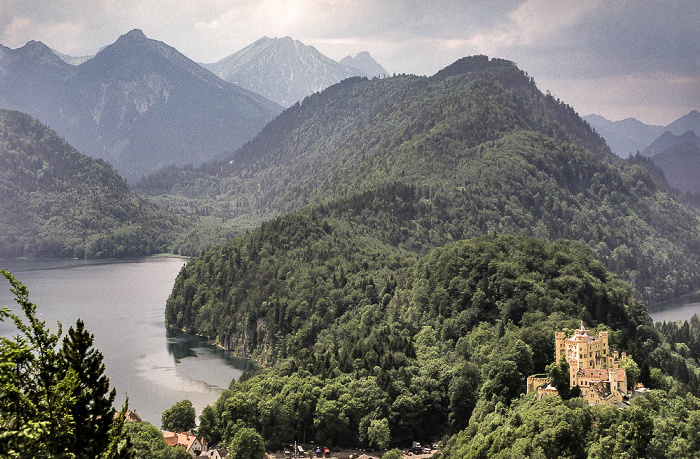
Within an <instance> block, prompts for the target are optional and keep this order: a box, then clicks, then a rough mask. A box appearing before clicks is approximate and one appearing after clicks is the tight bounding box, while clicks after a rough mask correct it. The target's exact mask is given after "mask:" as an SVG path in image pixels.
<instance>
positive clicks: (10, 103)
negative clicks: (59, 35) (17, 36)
mask: <svg viewBox="0 0 700 459" xmlns="http://www.w3.org/2000/svg"><path fill="white" fill-rule="evenodd" d="M72 69H73V67H72V66H71V65H69V64H67V63H65V62H64V61H63V60H61V59H60V58H59V57H58V56H56V55H55V54H54V53H53V51H51V49H49V47H48V46H46V45H44V44H43V43H41V42H38V41H30V42H28V43H27V44H26V45H24V46H22V47H21V48H17V49H10V48H7V47H5V46H2V45H0V108H7V109H14V110H20V111H24V112H28V113H31V114H33V115H34V116H36V117H38V118H43V119H50V120H51V121H54V122H55V121H56V116H51V115H49V113H55V112H56V107H59V104H60V99H61V93H62V90H61V89H60V88H62V86H63V85H64V84H65V81H66V80H67V79H68V78H69V76H70V75H71V71H72ZM52 124H55V123H52Z"/></svg>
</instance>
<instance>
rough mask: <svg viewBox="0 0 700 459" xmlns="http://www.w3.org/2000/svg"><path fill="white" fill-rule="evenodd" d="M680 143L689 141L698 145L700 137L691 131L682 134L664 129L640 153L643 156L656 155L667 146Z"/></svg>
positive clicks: (666, 148) (667, 147) (699, 144)
mask: <svg viewBox="0 0 700 459" xmlns="http://www.w3.org/2000/svg"><path fill="white" fill-rule="evenodd" d="M682 143H690V144H693V145H696V146H700V138H699V137H698V136H697V135H696V134H695V133H694V132H693V131H685V132H684V133H683V134H680V135H676V134H674V133H673V132H671V131H670V130H669V131H665V132H664V133H663V134H661V136H659V138H657V139H656V140H654V141H653V142H652V143H651V145H649V146H648V147H647V148H645V149H644V150H643V151H642V152H641V154H642V155H643V156H652V157H653V156H656V155H658V154H660V153H662V152H664V151H665V150H668V149H669V148H671V147H673V146H675V145H680V144H682Z"/></svg>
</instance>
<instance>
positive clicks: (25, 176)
mask: <svg viewBox="0 0 700 459" xmlns="http://www.w3.org/2000/svg"><path fill="white" fill-rule="evenodd" d="M0 196H2V199H0V258H2V257H19V256H29V257H72V256H75V257H79V258H82V257H89V258H94V257H121V256H133V255H143V254H149V253H154V252H157V251H162V250H164V249H166V248H167V243H169V242H170V241H171V240H172V238H173V235H174V232H176V231H181V230H182V227H183V225H182V223H181V222H180V221H179V220H177V219H176V218H174V217H172V216H170V215H168V214H166V213H165V212H163V211H160V210H158V209H157V208H155V207H154V206H153V205H152V204H150V203H148V202H146V201H144V200H143V199H142V198H140V197H138V196H136V195H135V194H134V193H133V192H132V191H131V190H130V188H129V186H128V185H127V184H126V181H125V180H124V179H123V178H121V177H120V176H119V175H118V174H117V172H116V171H115V170H114V168H113V167H112V166H110V165H109V164H108V163H107V162H105V161H102V160H96V159H92V158H89V157H87V156H85V155H83V154H81V153H79V152H78V151H76V150H75V149H74V148H73V147H71V146H70V145H69V144H68V143H66V142H65V141H64V140H63V139H61V138H60V137H58V135H56V133H55V132H53V131H52V130H50V129H49V128H48V127H46V126H44V125H43V124H41V123H39V122H38V121H36V120H34V119H32V118H31V117H29V116H28V115H25V114H23V113H20V112H15V111H8V110H0Z"/></svg>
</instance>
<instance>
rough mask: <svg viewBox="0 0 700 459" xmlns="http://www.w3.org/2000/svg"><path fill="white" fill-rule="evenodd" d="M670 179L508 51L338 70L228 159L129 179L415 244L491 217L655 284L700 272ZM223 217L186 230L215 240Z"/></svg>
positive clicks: (217, 212)
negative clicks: (572, 243)
mask: <svg viewBox="0 0 700 459" xmlns="http://www.w3.org/2000/svg"><path fill="white" fill-rule="evenodd" d="M666 188H667V185H665V184H664V183H662V182H659V181H658V180H656V179H655V178H654V177H653V176H652V175H651V174H650V173H649V172H648V171H647V170H646V169H644V168H643V167H641V166H633V165H628V164H626V163H625V162H624V161H621V160H620V159H619V158H617V157H615V156H614V155H612V154H611V153H610V151H609V149H608V147H607V146H606V145H605V142H604V141H603V140H602V138H601V137H600V136H598V135H597V134H596V133H595V132H593V131H592V130H591V129H590V127H589V126H588V124H587V123H585V122H583V121H582V120H581V119H580V118H579V117H578V115H577V114H576V112H575V111H574V110H573V109H572V108H571V107H569V106H568V105H566V104H564V103H561V102H559V101H557V100H556V99H555V98H554V97H552V96H551V95H545V94H542V93H541V92H540V91H539V90H538V89H537V87H536V85H535V83H534V81H533V80H532V79H531V78H530V77H529V76H528V75H526V74H525V73H524V72H523V71H521V70H520V69H518V68H517V67H516V66H515V65H514V64H513V63H512V62H509V61H505V60H502V59H489V58H488V57H486V56H473V57H469V58H465V59H462V60H460V61H458V62H456V63H454V64H453V65H451V66H449V67H447V68H445V69H443V70H442V71H440V72H438V73H437V74H436V75H434V76H432V77H429V78H428V77H417V76H398V77H394V78H386V79H376V80H368V79H363V78H351V79H348V80H345V81H343V82H341V83H339V84H336V85H334V86H331V87H330V88H328V89H326V90H325V91H323V92H322V93H320V94H315V95H313V96H311V97H309V98H307V99H306V100H305V101H304V102H303V103H301V104H299V105H298V106H297V105H295V106H294V107H291V108H289V109H288V110H286V111H285V112H284V113H283V114H282V115H280V116H279V117H277V118H276V119H275V120H273V121H272V122H271V123H270V124H268V125H267V126H266V127H265V128H264V129H263V130H262V131H261V132H260V134H258V135H257V136H256V137H255V139H253V140H252V141H251V142H249V143H248V144H246V145H245V146H244V147H242V148H241V149H239V150H238V151H237V152H236V153H235V154H234V155H233V159H232V160H231V161H230V162H228V163H220V164H213V165H210V166H209V167H208V168H200V169H191V168H190V169H182V168H180V169H171V170H165V171H161V172H159V173H157V174H154V175H152V176H150V177H148V178H147V179H145V180H144V181H143V182H141V183H140V184H139V189H140V190H142V191H144V192H147V193H149V194H150V195H152V196H154V198H155V199H156V200H157V202H165V203H169V204H175V205H177V203H181V205H182V207H183V211H186V212H187V211H188V210H187V209H189V208H191V207H192V206H197V204H196V203H197V202H199V203H201V206H198V208H199V209H201V210H202V213H203V214H204V215H209V216H215V217H217V218H221V219H223V220H226V221H227V222H238V223H239V224H240V227H239V228H238V231H239V232H240V231H245V230H246V229H250V228H251V226H246V225H250V222H256V221H260V219H262V218H267V219H269V218H270V217H271V216H275V215H282V214H285V213H288V212H291V211H294V210H298V209H301V208H304V207H305V206H321V207H323V206H328V207H327V208H326V207H323V209H325V210H323V211H322V210H318V212H324V213H330V214H331V215H337V217H338V218H342V219H346V220H348V219H349V220H351V221H353V222H357V224H358V225H359V224H360V223H361V224H362V225H363V226H362V227H368V229H367V230H366V231H367V232H368V233H369V232H371V233H372V234H376V235H377V236H376V237H378V238H380V240H381V241H383V243H385V244H389V245H391V246H393V247H396V248H397V249H401V250H406V251H409V252H412V253H425V252H426V251H428V250H430V249H431V248H433V247H436V246H440V245H442V244H445V243H447V242H449V241H453V240H460V239H465V238H470V237H474V236H478V235H481V234H487V233H493V232H498V233H520V234H527V235H532V236H538V237H545V238H549V239H558V238H568V239H577V240H581V241H584V242H586V243H587V244H588V245H589V246H590V247H591V248H592V249H593V250H594V253H595V255H596V256H597V257H599V258H600V259H601V260H604V262H605V264H606V266H607V267H608V268H610V269H611V270H612V271H614V272H616V273H618V274H619V275H620V276H622V277H623V278H624V279H626V280H629V281H630V282H632V283H633V285H634V287H635V289H636V290H637V292H638V293H639V294H640V295H642V296H643V297H645V298H649V299H658V298H663V297H669V296H674V295H677V294H679V293H680V292H682V291H684V292H686V291H691V290H693V289H695V288H697V287H698V286H700V274H697V270H696V269H695V268H694V266H695V265H696V264H697V263H698V262H700V231H699V230H700V219H699V218H698V215H697V213H696V212H695V211H693V210H692V209H690V208H688V207H685V206H683V205H682V204H680V203H678V202H677V201H676V200H675V199H674V198H673V197H672V196H671V195H670V194H668V193H667V189H666ZM355 219H359V220H355ZM220 229H221V228H219V230H220ZM228 229H231V228H230V227H229V228H228ZM219 230H216V229H215V227H212V226H210V225H208V224H206V225H203V226H202V227H201V231H200V232H199V233H198V234H199V235H200V236H198V237H191V238H188V240H189V241H199V242H204V241H207V242H209V243H213V242H215V241H216V237H218V235H221V234H224V233H225V231H220V232H218V233H217V231H219ZM233 232H234V231H232V232H230V233H228V234H231V233H233ZM203 235H214V236H215V237H213V238H210V239H207V238H206V237H205V236H203ZM648 247H656V249H654V250H648V249H647V248H648ZM203 248H205V246H199V247H196V246H189V247H188V249H187V250H188V251H192V252H195V253H196V252H197V251H198V250H202V249H203Z"/></svg>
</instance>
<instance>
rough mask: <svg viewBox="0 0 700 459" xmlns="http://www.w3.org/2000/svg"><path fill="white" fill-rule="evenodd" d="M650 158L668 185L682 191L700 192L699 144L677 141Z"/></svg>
mask: <svg viewBox="0 0 700 459" xmlns="http://www.w3.org/2000/svg"><path fill="white" fill-rule="evenodd" d="M651 160H652V161H654V164H656V165H657V166H658V167H659V168H660V169H661V170H663V171H664V175H665V176H666V181H667V182H668V183H669V185H671V186H672V187H674V188H677V189H678V190H680V191H683V192H685V191H689V192H691V193H700V145H698V144H697V143H689V142H683V143H679V144H676V145H673V146H671V147H669V148H667V149H666V150H664V151H663V152H661V153H659V154H657V155H655V156H653V157H652V158H651Z"/></svg>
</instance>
